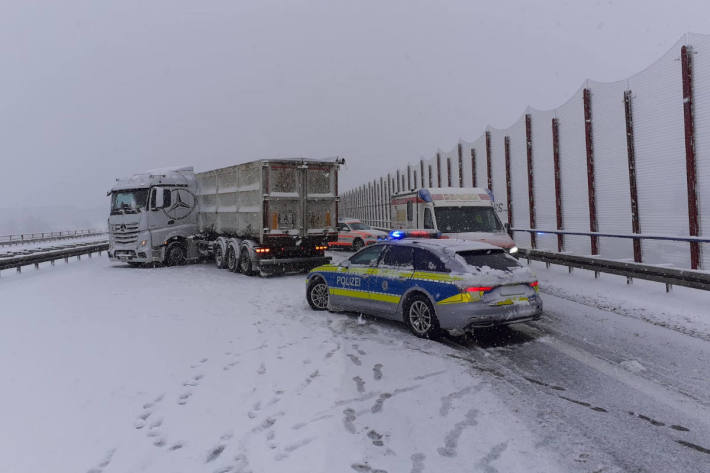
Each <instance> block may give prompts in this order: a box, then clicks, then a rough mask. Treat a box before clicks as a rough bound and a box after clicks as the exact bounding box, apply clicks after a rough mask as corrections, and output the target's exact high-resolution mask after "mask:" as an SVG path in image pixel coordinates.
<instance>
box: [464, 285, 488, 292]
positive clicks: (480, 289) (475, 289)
mask: <svg viewBox="0 0 710 473" xmlns="http://www.w3.org/2000/svg"><path fill="white" fill-rule="evenodd" d="M492 290H493V287H492V286H472V287H467V288H466V289H465V291H466V292H488V291H492Z"/></svg>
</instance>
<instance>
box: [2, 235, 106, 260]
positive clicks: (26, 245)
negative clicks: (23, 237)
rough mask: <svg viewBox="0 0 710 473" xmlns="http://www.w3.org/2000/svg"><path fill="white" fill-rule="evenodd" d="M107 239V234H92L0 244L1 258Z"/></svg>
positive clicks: (100, 241)
mask: <svg viewBox="0 0 710 473" xmlns="http://www.w3.org/2000/svg"><path fill="white" fill-rule="evenodd" d="M105 241H108V235H107V234H103V235H91V236H85V237H80V238H61V239H57V240H50V241H28V242H23V243H17V244H12V245H0V258H3V257H10V256H18V255H21V254H29V253H32V254H36V253H38V252H41V251H52V250H57V249H63V248H71V247H74V246H78V245H84V244H89V243H102V242H105Z"/></svg>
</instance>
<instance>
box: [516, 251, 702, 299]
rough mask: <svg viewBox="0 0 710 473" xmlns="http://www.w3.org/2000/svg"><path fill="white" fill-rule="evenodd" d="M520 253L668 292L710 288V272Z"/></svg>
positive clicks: (556, 255) (598, 259)
mask: <svg viewBox="0 0 710 473" xmlns="http://www.w3.org/2000/svg"><path fill="white" fill-rule="evenodd" d="M519 254H520V257H521V258H525V259H527V260H528V262H530V260H536V261H542V262H544V263H546V264H547V266H548V267H549V265H550V264H557V265H560V266H567V267H568V268H569V270H570V272H571V271H572V268H581V269H587V270H589V271H594V276H595V277H598V276H599V273H609V274H616V275H619V276H625V277H626V282H627V284H630V283H631V281H632V280H633V279H634V278H637V279H646V280H648V281H656V282H660V283H664V284H665V285H666V292H668V291H670V289H671V287H672V286H685V287H691V288H694V289H703V290H706V291H710V273H704V272H701V271H693V270H689V269H674V268H664V267H662V266H652V265H647V264H641V263H631V262H625V261H614V260H604V259H600V258H595V257H590V256H576V255H568V254H561V253H555V252H552V251H542V250H533V249H526V248H521V249H520V250H519Z"/></svg>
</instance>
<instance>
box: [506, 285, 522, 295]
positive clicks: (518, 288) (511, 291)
mask: <svg viewBox="0 0 710 473" xmlns="http://www.w3.org/2000/svg"><path fill="white" fill-rule="evenodd" d="M500 294H501V295H502V296H514V295H516V294H525V286H523V285H522V284H516V285H515V286H503V287H501V288H500Z"/></svg>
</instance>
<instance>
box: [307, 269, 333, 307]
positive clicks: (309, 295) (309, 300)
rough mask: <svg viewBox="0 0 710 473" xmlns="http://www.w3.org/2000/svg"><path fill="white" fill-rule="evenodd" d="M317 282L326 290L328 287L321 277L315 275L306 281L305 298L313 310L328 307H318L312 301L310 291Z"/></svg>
mask: <svg viewBox="0 0 710 473" xmlns="http://www.w3.org/2000/svg"><path fill="white" fill-rule="evenodd" d="M319 284H323V285H324V286H325V287H326V290H327V289H328V285H327V284H326V282H325V281H324V280H323V278H319V277H315V278H313V279H311V281H310V282H309V283H308V289H307V290H306V300H307V301H308V305H309V306H311V309H313V310H326V309H327V308H328V307H327V306H326V307H319V306H317V305H316V304H315V302H313V297H312V295H311V291H313V290H314V289H315V287H316V286H317V285H319Z"/></svg>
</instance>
